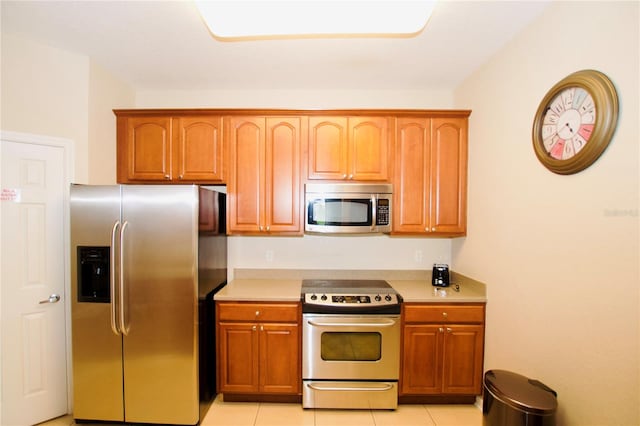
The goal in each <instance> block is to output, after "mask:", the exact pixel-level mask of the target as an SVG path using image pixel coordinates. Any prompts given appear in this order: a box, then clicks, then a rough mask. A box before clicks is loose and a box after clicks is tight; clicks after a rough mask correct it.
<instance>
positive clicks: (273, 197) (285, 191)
mask: <svg viewBox="0 0 640 426" xmlns="http://www.w3.org/2000/svg"><path fill="white" fill-rule="evenodd" d="M266 126H267V132H266V138H267V140H266V153H265V161H266V164H265V167H264V168H265V175H266V185H265V217H266V223H265V225H266V229H265V230H266V231H267V232H272V233H273V232H286V233H302V227H301V225H300V224H301V215H302V209H301V207H302V205H301V201H300V146H301V119H300V118H299V117H292V118H276V117H271V118H267V122H266Z"/></svg>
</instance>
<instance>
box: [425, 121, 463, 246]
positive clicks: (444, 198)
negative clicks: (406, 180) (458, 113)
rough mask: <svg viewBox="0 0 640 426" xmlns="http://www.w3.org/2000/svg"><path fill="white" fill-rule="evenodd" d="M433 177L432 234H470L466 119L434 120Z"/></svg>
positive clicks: (432, 142)
mask: <svg viewBox="0 0 640 426" xmlns="http://www.w3.org/2000/svg"><path fill="white" fill-rule="evenodd" d="M431 176H432V178H431V215H430V216H431V221H430V226H431V231H435V232H438V233H452V234H464V233H466V227H467V221H466V217H467V213H466V210H467V206H466V200H467V119H466V118H433V119H432V133H431Z"/></svg>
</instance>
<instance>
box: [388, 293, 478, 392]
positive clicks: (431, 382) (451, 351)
mask: <svg viewBox="0 0 640 426" xmlns="http://www.w3.org/2000/svg"><path fill="white" fill-rule="evenodd" d="M484 315H485V314H484V304H449V305H447V304H406V305H405V306H404V312H403V318H404V328H403V336H402V337H403V338H402V367H401V368H402V371H401V377H400V392H399V393H400V397H401V401H402V398H403V397H416V396H424V397H427V396H438V397H458V396H466V397H471V399H472V400H473V399H475V395H479V394H480V393H481V389H482V369H483V359H484Z"/></svg>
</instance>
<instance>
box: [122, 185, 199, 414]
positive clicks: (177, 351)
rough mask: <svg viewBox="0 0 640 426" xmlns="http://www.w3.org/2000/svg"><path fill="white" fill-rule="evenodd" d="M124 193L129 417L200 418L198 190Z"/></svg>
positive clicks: (127, 189) (143, 189)
mask: <svg viewBox="0 0 640 426" xmlns="http://www.w3.org/2000/svg"><path fill="white" fill-rule="evenodd" d="M122 194H123V197H122V201H123V202H122V221H123V227H124V229H125V230H124V235H123V238H122V250H123V265H122V268H123V273H124V276H123V278H124V281H123V282H124V294H123V309H124V322H125V324H124V325H125V328H126V331H127V335H126V336H125V337H124V338H123V342H124V343H123V345H124V347H123V354H124V356H123V359H124V399H125V407H126V421H127V422H134V423H137V422H141V423H170V424H196V423H198V420H199V406H198V361H197V355H198V333H197V326H198V324H197V321H198V318H197V314H198V311H197V302H198V299H197V282H198V281H197V280H198V273H197V259H198V188H197V187H195V186H164V185H158V186H154V185H147V186H133V185H125V186H123V187H122Z"/></svg>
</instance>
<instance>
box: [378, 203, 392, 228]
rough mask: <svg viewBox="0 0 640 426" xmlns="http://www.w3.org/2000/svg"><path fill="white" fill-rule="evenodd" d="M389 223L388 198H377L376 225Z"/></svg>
mask: <svg viewBox="0 0 640 426" xmlns="http://www.w3.org/2000/svg"><path fill="white" fill-rule="evenodd" d="M388 224H389V200H388V199H386V198H381V199H378V208H377V211H376V225H388Z"/></svg>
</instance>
